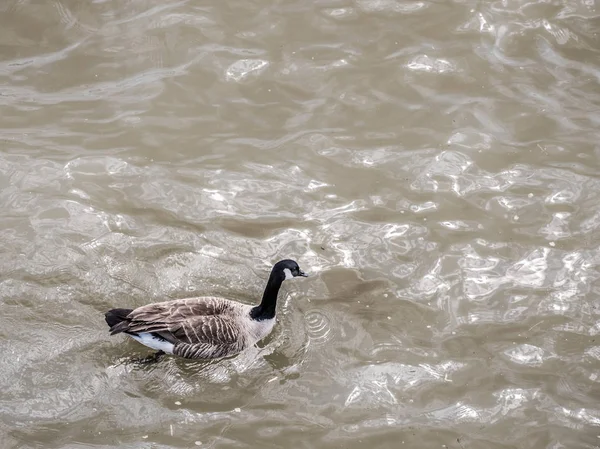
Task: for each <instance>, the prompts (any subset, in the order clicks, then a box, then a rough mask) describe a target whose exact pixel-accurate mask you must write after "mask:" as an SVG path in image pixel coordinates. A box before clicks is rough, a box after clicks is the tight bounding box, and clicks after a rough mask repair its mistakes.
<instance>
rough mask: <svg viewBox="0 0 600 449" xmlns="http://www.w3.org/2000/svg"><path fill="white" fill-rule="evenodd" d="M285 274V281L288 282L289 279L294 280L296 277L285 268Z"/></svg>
mask: <svg viewBox="0 0 600 449" xmlns="http://www.w3.org/2000/svg"><path fill="white" fill-rule="evenodd" d="M283 272H284V273H285V280H286V281H287V280H288V279H292V278H293V277H294V275H293V274H292V272H291V271H290V269H289V268H284V269H283Z"/></svg>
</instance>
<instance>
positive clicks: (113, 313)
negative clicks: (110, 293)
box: [104, 309, 133, 334]
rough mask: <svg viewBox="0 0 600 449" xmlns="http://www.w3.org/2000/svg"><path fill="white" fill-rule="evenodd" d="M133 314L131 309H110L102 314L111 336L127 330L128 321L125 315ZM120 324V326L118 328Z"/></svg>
mask: <svg viewBox="0 0 600 449" xmlns="http://www.w3.org/2000/svg"><path fill="white" fill-rule="evenodd" d="M131 312H133V309H111V310H109V311H108V312H106V313H105V314H104V319H105V320H106V324H108V327H110V333H111V334H118V333H119V332H123V331H124V330H125V329H127V325H128V323H129V319H127V315H129V314H130V313H131ZM120 324H121V326H119V325H120Z"/></svg>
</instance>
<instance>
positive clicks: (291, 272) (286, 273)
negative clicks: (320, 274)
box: [272, 259, 308, 281]
mask: <svg viewBox="0 0 600 449" xmlns="http://www.w3.org/2000/svg"><path fill="white" fill-rule="evenodd" d="M272 273H273V274H276V275H278V276H281V277H283V280H284V281H287V280H288V279H292V278H295V277H297V276H303V277H307V276H308V274H306V273H305V272H304V271H302V270H301V269H300V267H299V266H298V263H297V262H296V261H295V260H291V259H285V260H280V261H279V262H277V263H276V264H275V265H273V271H272Z"/></svg>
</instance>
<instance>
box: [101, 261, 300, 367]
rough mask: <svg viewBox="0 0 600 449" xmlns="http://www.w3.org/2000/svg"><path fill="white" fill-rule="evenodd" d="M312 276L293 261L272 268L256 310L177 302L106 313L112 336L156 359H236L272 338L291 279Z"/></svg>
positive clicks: (218, 302)
mask: <svg viewBox="0 0 600 449" xmlns="http://www.w3.org/2000/svg"><path fill="white" fill-rule="evenodd" d="M296 276H308V275H307V274H306V273H304V272H303V271H302V270H300V267H299V266H298V264H297V263H296V262H295V261H293V260H289V259H286V260H281V261H279V262H277V263H276V264H275V265H273V269H272V270H271V275H270V276H269V281H268V282H267V286H266V288H265V291H264V293H263V297H262V301H261V302H260V304H259V305H257V306H251V305H247V304H242V303H239V302H236V301H232V300H229V299H225V298H219V297H200V298H189V299H175V300H172V301H165V302H158V303H154V304H148V305H146V306H142V307H138V308H137V309H112V310H109V311H108V312H106V314H105V319H106V323H107V324H108V326H109V327H110V334H111V335H115V334H119V333H121V332H123V333H126V334H127V335H129V336H130V337H132V338H133V339H134V340H137V341H138V342H140V343H141V344H143V345H145V346H148V347H149V348H152V349H156V350H158V352H157V353H155V354H154V356H153V357H152V358H151V359H153V360H156V359H158V357H160V356H161V355H164V354H165V353H166V354H174V355H178V356H180V357H185V358H188V359H215V358H220V357H226V356H229V355H233V354H237V353H238V352H240V351H242V350H244V349H246V348H248V347H250V346H252V345H254V344H255V343H257V342H258V341H259V340H262V339H263V338H264V337H266V336H267V335H269V333H270V332H271V330H272V329H273V326H274V325H275V312H276V311H275V307H276V305H277V294H278V293H279V288H280V287H281V284H282V283H283V281H285V280H286V279H292V278H293V277H296Z"/></svg>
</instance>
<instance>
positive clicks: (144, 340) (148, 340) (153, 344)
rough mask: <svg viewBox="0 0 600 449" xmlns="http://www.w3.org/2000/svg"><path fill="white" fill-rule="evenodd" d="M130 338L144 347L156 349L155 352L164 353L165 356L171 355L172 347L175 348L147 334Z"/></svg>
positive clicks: (171, 344)
mask: <svg viewBox="0 0 600 449" xmlns="http://www.w3.org/2000/svg"><path fill="white" fill-rule="evenodd" d="M130 337H131V338H133V339H134V340H136V341H138V342H140V343H141V344H143V345H144V346H148V347H149V348H152V349H156V350H157V351H164V352H166V353H167V354H173V347H174V346H175V345H174V344H173V343H169V342H168V341H166V340H162V339H160V338H156V337H155V336H154V335H152V334H150V333H149V332H142V333H141V334H138V335H130Z"/></svg>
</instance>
